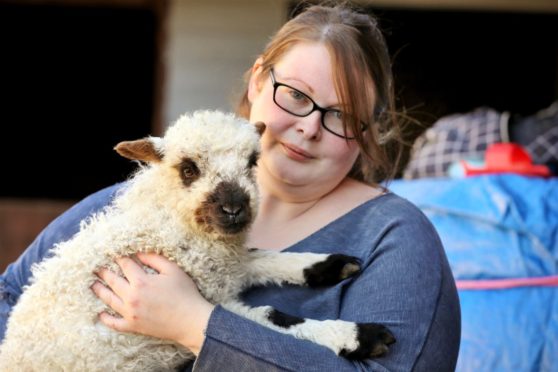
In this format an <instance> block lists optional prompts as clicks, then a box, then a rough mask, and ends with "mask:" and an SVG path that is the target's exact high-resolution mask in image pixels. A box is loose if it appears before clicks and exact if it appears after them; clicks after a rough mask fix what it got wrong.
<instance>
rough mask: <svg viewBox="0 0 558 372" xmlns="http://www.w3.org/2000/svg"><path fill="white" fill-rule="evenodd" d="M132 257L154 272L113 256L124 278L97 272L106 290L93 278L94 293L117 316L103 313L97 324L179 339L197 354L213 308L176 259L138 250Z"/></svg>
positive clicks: (106, 272)
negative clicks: (171, 259)
mask: <svg viewBox="0 0 558 372" xmlns="http://www.w3.org/2000/svg"><path fill="white" fill-rule="evenodd" d="M137 258H138V259H139V261H140V262H142V263H143V264H145V265H147V266H149V267H151V268H153V269H155V270H156V271H157V272H158V274H148V273H146V272H145V271H144V270H143V269H142V267H141V266H140V265H139V264H138V263H136V262H135V261H134V260H132V259H131V258H129V257H122V258H119V259H117V260H116V263H117V264H118V266H120V268H121V269H122V272H123V274H124V276H125V278H123V277H121V276H119V275H117V274H115V273H113V272H112V271H110V270H107V269H102V270H100V271H99V272H98V274H97V275H98V276H99V277H100V278H101V279H103V280H104V281H105V283H107V285H108V288H107V287H105V286H104V285H103V284H101V282H96V283H95V284H94V285H93V286H92V289H93V291H94V292H95V294H96V295H97V296H98V297H99V298H100V299H101V300H102V301H103V302H104V303H105V304H107V305H108V306H109V307H111V308H112V309H113V310H114V311H115V312H117V313H118V314H120V315H121V317H117V316H113V315H110V314H108V313H106V312H103V313H101V314H100V315H99V318H100V320H101V322H102V323H104V324H105V325H106V326H108V327H110V328H112V329H114V330H117V331H121V332H133V333H141V334H144V335H148V336H153V337H157V338H162V339H168V340H172V341H175V342H178V343H180V344H182V345H184V346H185V347H187V348H188V349H190V350H191V351H192V352H193V353H194V354H196V355H197V354H198V352H199V350H200V349H201V346H202V344H203V340H204V338H205V335H204V330H205V328H206V326H207V322H208V320H209V316H210V315H211V311H212V310H213V307H214V306H213V305H212V304H210V303H209V302H207V301H206V300H205V299H204V298H203V297H202V296H201V295H200V293H199V291H198V289H197V287H196V285H195V283H194V282H193V281H192V279H191V278H190V277H189V276H188V275H186V274H185V273H184V272H183V271H182V270H181V269H180V268H179V267H178V265H177V264H176V263H174V262H171V261H169V260H168V259H166V258H165V257H163V256H160V255H157V254H155V253H138V254H137Z"/></svg>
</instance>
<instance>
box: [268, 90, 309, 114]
mask: <svg viewBox="0 0 558 372" xmlns="http://www.w3.org/2000/svg"><path fill="white" fill-rule="evenodd" d="M275 103H277V105H279V107H281V108H282V109H283V110H286V111H288V112H290V113H291V114H295V115H299V116H305V115H308V114H309V113H310V112H311V111H312V108H313V107H314V103H313V102H312V100H310V98H308V96H306V95H305V94H304V93H302V92H299V91H298V90H296V89H293V88H291V87H288V86H286V85H278V86H277V88H276V90H275Z"/></svg>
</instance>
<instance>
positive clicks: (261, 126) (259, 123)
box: [254, 121, 265, 136]
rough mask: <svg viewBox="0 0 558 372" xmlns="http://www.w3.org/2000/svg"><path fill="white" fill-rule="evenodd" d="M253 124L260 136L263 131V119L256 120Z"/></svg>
mask: <svg viewBox="0 0 558 372" xmlns="http://www.w3.org/2000/svg"><path fill="white" fill-rule="evenodd" d="M254 126H255V127H256V130H257V131H258V133H259V134H260V136H261V135H262V134H263V133H264V132H265V123H264V122H263V121H258V122H257V123H255V124H254Z"/></svg>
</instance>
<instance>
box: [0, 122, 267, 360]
mask: <svg viewBox="0 0 558 372" xmlns="http://www.w3.org/2000/svg"><path fill="white" fill-rule="evenodd" d="M151 140H152V142H153V143H154V144H155V146H156V148H157V149H158V151H159V152H160V153H161V154H163V155H164V156H163V159H162V161H161V162H155V163H153V164H150V165H147V166H144V167H142V168H141V169H140V170H139V171H138V172H137V173H136V174H135V175H134V176H133V177H132V178H131V179H130V181H129V183H128V184H127V185H126V187H125V188H124V189H123V190H122V191H120V192H119V194H118V195H117V196H116V198H115V200H114V201H113V203H112V204H111V206H109V207H107V208H105V209H103V210H102V211H101V212H99V213H97V214H95V215H93V216H91V217H90V218H89V219H88V220H87V221H86V222H83V223H82V225H81V228H80V231H79V232H78V233H77V234H76V235H75V236H74V237H73V238H71V239H70V240H68V241H66V242H63V243H60V244H58V245H57V246H56V247H55V248H54V250H53V252H54V253H55V254H54V257H52V258H50V259H47V260H45V261H44V262H42V263H40V264H39V265H36V266H34V268H33V279H32V284H31V285H30V286H28V287H27V288H26V290H25V291H24V293H23V295H22V296H21V298H20V300H19V302H18V303H17V305H16V306H15V307H14V309H13V312H12V314H11V316H10V318H9V321H8V328H7V332H6V338H5V340H4V342H3V344H2V345H1V346H0V371H10V370H17V371H57V370H67V371H80V370H81V371H107V370H118V371H126V370H130V371H131V370H135V371H138V370H141V371H145V370H170V369H173V368H175V367H176V366H178V365H180V364H181V363H183V362H184V360H186V359H189V358H191V356H192V355H191V353H190V352H189V351H188V350H186V349H184V348H183V347H181V346H179V345H177V344H174V343H173V342H170V341H167V340H159V339H155V338H151V337H147V336H141V335H135V334H124V333H118V332H116V331H113V330H111V329H108V328H107V327H105V326H104V325H102V324H101V323H100V322H99V321H98V314H99V313H100V312H101V311H103V310H106V306H105V305H104V304H103V303H102V302H101V301H100V300H99V299H98V298H97V297H96V296H95V295H94V294H93V292H92V291H91V289H90V286H91V285H92V284H93V283H94V282H95V280H97V279H98V278H97V277H96V276H95V275H94V272H95V271H96V270H98V269H99V268H101V267H110V268H112V269H115V270H116V269H117V267H116V265H115V264H114V262H113V261H114V258H115V257H118V256H127V255H132V254H134V253H136V252H138V251H156V252H158V253H162V254H164V255H165V256H167V257H169V258H170V259H171V260H174V261H176V262H177V263H178V264H179V265H180V266H181V267H182V269H184V270H185V271H186V272H187V273H188V274H190V275H191V276H192V278H193V279H194V281H195V282H196V284H197V285H198V287H199V289H200V291H201V293H202V294H203V295H204V296H205V297H206V298H207V299H208V300H209V301H211V302H213V303H216V302H221V301H224V300H227V299H230V298H233V297H234V296H236V294H237V293H239V292H240V290H241V286H242V284H241V283H242V280H239V279H241V278H243V276H244V275H245V274H244V269H243V268H242V265H241V263H240V262H239V260H240V257H241V256H242V254H241V253H243V252H244V251H245V248H244V245H243V242H244V238H245V232H243V233H240V234H237V235H235V236H230V237H229V236H223V235H222V234H220V233H218V232H215V231H207V230H204V229H203V228H200V227H199V225H198V224H197V223H196V222H195V220H194V217H193V216H194V211H195V210H196V208H197V207H198V206H199V205H200V203H202V201H203V200H204V199H205V198H206V196H207V195H208V193H209V192H211V191H212V190H213V188H214V187H215V186H216V185H217V183H219V182H221V181H233V180H234V181H235V182H237V183H238V184H239V185H240V186H241V187H242V188H243V189H244V190H245V191H246V192H247V193H248V195H250V208H251V210H252V213H253V215H255V213H256V211H257V190H256V186H255V181H254V175H253V174H252V171H250V170H249V169H247V164H248V159H249V158H250V155H251V154H252V153H253V152H255V151H256V152H257V151H259V134H258V133H257V131H256V129H255V127H254V126H253V125H251V124H249V123H248V122H246V121H245V120H242V119H239V118H237V117H235V116H233V115H232V114H224V113H221V112H217V111H199V112H195V113H193V114H192V115H184V116H182V117H181V118H179V119H178V120H177V122H176V123H175V124H174V125H172V126H171V127H169V129H168V130H167V132H166V134H165V136H164V137H163V138H162V139H158V138H152V139H151ZM184 157H188V158H191V159H193V160H195V161H196V163H197V164H198V166H199V168H200V170H201V173H202V176H201V178H200V179H199V180H198V181H196V182H194V183H193V184H192V185H191V186H190V187H185V186H184V184H183V183H182V180H181V178H180V176H179V173H178V172H179V171H178V169H177V168H176V166H177V164H179V163H180V161H181V159H183V158H184Z"/></svg>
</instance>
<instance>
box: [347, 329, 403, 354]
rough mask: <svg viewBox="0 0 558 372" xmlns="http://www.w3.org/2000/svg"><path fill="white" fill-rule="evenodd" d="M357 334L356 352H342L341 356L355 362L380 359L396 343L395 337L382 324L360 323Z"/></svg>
mask: <svg viewBox="0 0 558 372" xmlns="http://www.w3.org/2000/svg"><path fill="white" fill-rule="evenodd" d="M357 332H358V335H357V339H358V347H357V348H356V349H355V350H347V349H343V350H341V352H340V353H339V354H340V355H341V356H343V357H345V358H347V359H355V360H362V359H367V358H378V357H381V356H383V355H385V354H386V353H387V352H388V350H389V347H388V346H389V345H391V344H393V343H394V342H395V337H393V335H392V334H391V332H390V331H389V330H388V329H387V328H386V327H384V326H383V325H381V324H377V323H359V324H357Z"/></svg>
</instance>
